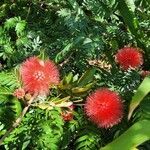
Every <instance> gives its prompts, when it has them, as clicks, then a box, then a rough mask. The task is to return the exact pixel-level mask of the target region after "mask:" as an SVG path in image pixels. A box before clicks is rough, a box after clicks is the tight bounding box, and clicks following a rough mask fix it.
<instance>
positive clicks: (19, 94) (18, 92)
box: [13, 88, 25, 99]
mask: <svg viewBox="0 0 150 150" xmlns="http://www.w3.org/2000/svg"><path fill="white" fill-rule="evenodd" d="M13 95H14V96H15V97H17V98H18V99H22V98H24V96H25V91H24V89H21V88H20V89H16V90H15V91H14V93H13Z"/></svg>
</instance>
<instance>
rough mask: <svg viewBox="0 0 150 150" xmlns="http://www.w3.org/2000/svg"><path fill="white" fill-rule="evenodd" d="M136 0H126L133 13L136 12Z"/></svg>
mask: <svg viewBox="0 0 150 150" xmlns="http://www.w3.org/2000/svg"><path fill="white" fill-rule="evenodd" d="M134 1H135V0H126V3H127V5H128V7H129V8H130V9H131V11H132V12H134V11H135V4H134Z"/></svg>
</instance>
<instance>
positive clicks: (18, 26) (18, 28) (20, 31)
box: [15, 21, 26, 36]
mask: <svg viewBox="0 0 150 150" xmlns="http://www.w3.org/2000/svg"><path fill="white" fill-rule="evenodd" d="M25 27H26V22H25V21H20V22H18V23H17V24H16V27H15V30H16V33H17V35H18V36H19V35H22V34H23V31H24V29H25Z"/></svg>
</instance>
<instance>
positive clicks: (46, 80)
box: [20, 57, 59, 95]
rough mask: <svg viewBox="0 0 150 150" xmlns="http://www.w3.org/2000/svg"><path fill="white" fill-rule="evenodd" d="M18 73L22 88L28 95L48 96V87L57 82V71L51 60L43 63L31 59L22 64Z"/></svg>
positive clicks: (36, 59)
mask: <svg viewBox="0 0 150 150" xmlns="http://www.w3.org/2000/svg"><path fill="white" fill-rule="evenodd" d="M20 73H21V77H22V81H23V84H24V88H25V90H26V91H27V92H29V93H30V94H40V95H45V94H48V92H49V86H50V85H52V84H58V82H59V72H58V69H57V67H56V66H55V64H54V63H53V62H52V61H51V60H47V61H45V62H44V61H42V60H40V59H38V58H37V57H31V58H29V59H27V60H26V61H25V62H24V63H23V64H22V66H21V70H20Z"/></svg>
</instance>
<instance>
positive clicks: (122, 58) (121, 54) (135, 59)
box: [116, 47, 143, 70]
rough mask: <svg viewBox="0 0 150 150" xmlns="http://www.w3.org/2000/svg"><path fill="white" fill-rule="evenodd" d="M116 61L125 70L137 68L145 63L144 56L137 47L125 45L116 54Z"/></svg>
mask: <svg viewBox="0 0 150 150" xmlns="http://www.w3.org/2000/svg"><path fill="white" fill-rule="evenodd" d="M116 62H117V63H118V64H119V65H120V67H121V68H122V69H123V70H128V69H129V68H133V69H135V68H138V67H140V66H141V65H142V64H143V56H142V53H141V52H140V51H139V50H138V49H137V48H133V47H124V48H122V49H120V50H119V51H118V53H117V54H116Z"/></svg>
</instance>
